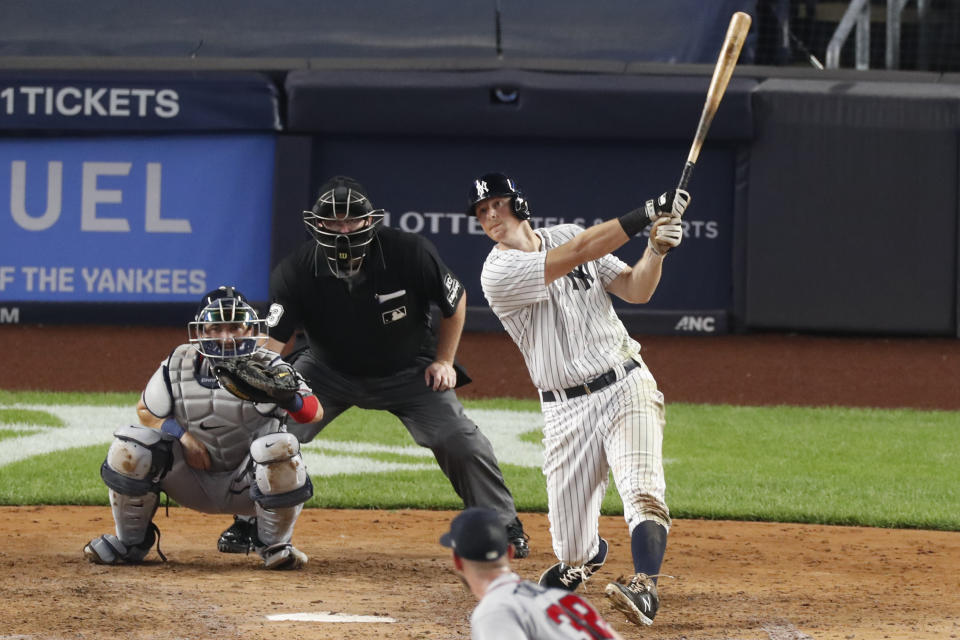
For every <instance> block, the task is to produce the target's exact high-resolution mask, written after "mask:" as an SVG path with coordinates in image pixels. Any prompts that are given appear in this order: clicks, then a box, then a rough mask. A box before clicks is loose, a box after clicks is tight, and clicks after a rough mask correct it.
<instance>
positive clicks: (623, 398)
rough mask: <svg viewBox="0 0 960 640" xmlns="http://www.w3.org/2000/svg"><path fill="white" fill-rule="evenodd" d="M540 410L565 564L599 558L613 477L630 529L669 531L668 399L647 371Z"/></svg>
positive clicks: (554, 528)
mask: <svg viewBox="0 0 960 640" xmlns="http://www.w3.org/2000/svg"><path fill="white" fill-rule="evenodd" d="M541 408H542V410H543V418H544V427H543V444H544V447H545V453H544V465H543V474H544V475H545V476H546V479H547V498H548V505H549V513H548V515H549V520H550V534H551V537H552V539H553V551H554V553H555V554H556V556H557V558H558V559H559V560H560V561H561V562H564V563H566V564H568V565H570V566H575V567H576V566H580V565H582V564H584V563H585V562H586V561H587V560H589V559H591V558H592V557H593V556H594V555H595V554H596V553H597V551H598V540H597V535H598V523H599V518H600V507H601V504H602V502H603V497H604V494H605V493H606V490H607V485H608V483H609V475H610V472H611V471H612V472H613V479H614V482H615V483H616V486H617V490H618V492H619V494H620V497H621V499H622V500H623V511H624V519H625V520H626V521H627V525H628V527H629V529H630V531H631V532H632V531H633V529H634V527H636V526H637V525H638V524H639V523H640V522H642V521H644V520H654V521H656V522H659V523H660V524H662V525H663V526H665V527H667V529H668V530H669V527H670V511H669V509H668V508H667V505H666V501H665V493H666V480H665V478H664V473H663V428H664V406H663V394H662V393H661V392H660V391H659V390H658V389H657V383H656V381H655V380H654V378H653V375H652V374H651V373H650V371H649V369H647V367H646V365H643V366H641V367H639V368H637V369H634V370H633V371H631V372H630V373H629V374H628V375H627V376H626V377H625V378H622V379H620V380H618V381H617V382H614V383H613V384H611V385H609V386H608V387H605V388H603V389H601V390H599V391H597V392H594V393H591V394H587V395H583V396H579V397H577V398H572V399H569V400H560V401H555V402H542V403H541Z"/></svg>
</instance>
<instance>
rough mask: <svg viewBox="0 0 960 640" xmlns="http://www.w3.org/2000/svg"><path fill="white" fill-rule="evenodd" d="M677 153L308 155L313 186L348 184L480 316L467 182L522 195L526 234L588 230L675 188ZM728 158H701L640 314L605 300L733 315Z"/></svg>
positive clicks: (423, 146)
mask: <svg viewBox="0 0 960 640" xmlns="http://www.w3.org/2000/svg"><path fill="white" fill-rule="evenodd" d="M687 147H688V145H687V143H685V142H684V143H680V142H677V143H671V142H662V143H656V144H641V143H624V144H617V143H610V142H606V141H600V142H581V141H570V140H564V141H558V142H557V143H555V144H553V143H551V142H550V141H540V140H518V141H511V142H497V141H481V140H477V139H474V138H464V139H444V140H435V139H434V140H431V139H417V140H416V141H415V142H414V141H411V140H409V139H406V138H396V137H394V138H377V139H372V138H360V137H355V138H349V139H324V140H320V141H318V142H317V143H316V146H315V151H314V171H315V179H316V180H317V184H316V185H315V187H316V186H319V183H320V181H322V180H323V179H324V178H326V177H328V176H331V175H335V174H346V175H350V176H353V177H355V178H356V179H357V180H359V181H360V182H361V183H362V184H363V185H364V186H365V187H366V188H367V190H368V192H369V195H370V198H371V200H372V202H373V204H374V206H376V207H382V208H385V209H386V210H387V212H388V215H387V218H386V219H385V223H386V224H389V225H390V226H393V227H397V228H400V229H403V230H406V231H412V232H415V233H420V234H422V235H424V236H426V237H428V238H429V239H430V240H431V241H433V243H434V244H435V245H436V246H437V248H438V250H439V253H440V255H441V257H442V258H443V260H444V261H445V262H446V263H447V264H448V265H449V266H450V268H451V269H453V271H454V272H455V273H456V274H457V275H458V276H459V277H460V279H461V280H462V281H463V283H464V286H465V288H466V291H467V296H468V305H469V306H470V307H486V306H487V302H486V300H485V299H484V297H483V292H482V289H481V286H480V271H481V269H482V267H483V262H484V259H485V258H486V256H487V254H488V253H489V252H490V250H491V249H492V248H493V242H492V241H491V240H490V239H489V238H487V236H486V235H485V234H484V232H483V229H482V228H481V227H480V224H479V223H478V222H477V220H476V219H475V218H473V217H471V216H468V215H467V214H466V207H467V200H468V195H469V193H470V191H471V187H472V183H473V178H474V177H476V176H478V175H480V174H483V173H487V172H490V171H501V172H504V173H507V174H508V175H510V176H511V177H513V178H514V179H515V180H516V181H517V183H518V184H519V186H520V187H521V188H522V189H523V190H524V193H525V196H526V198H527V201H528V202H529V204H530V211H531V224H532V225H533V226H534V227H535V228H536V227H539V226H548V225H555V224H560V223H575V224H578V225H580V226H582V227H589V226H591V225H594V224H597V223H599V222H603V221H604V220H610V219H612V218H615V217H617V216H620V215H622V214H624V213H626V212H627V211H629V210H631V209H634V208H636V207H638V206H642V204H643V202H644V201H645V200H646V199H648V198H653V197H656V196H658V195H659V194H660V193H662V192H663V191H666V190H668V189H672V188H674V187H675V186H676V184H677V180H678V179H679V174H680V171H681V169H682V167H683V163H684V161H685V159H686V153H687ZM735 155H736V152H735V148H734V146H733V145H727V146H722V145H717V144H714V145H713V146H712V147H711V148H710V149H708V150H705V151H704V152H703V154H702V155H701V157H700V160H699V162H698V163H697V169H696V173H695V175H694V179H693V181H692V186H691V189H692V192H693V200H692V203H691V206H690V209H689V210H688V211H687V214H686V215H685V216H684V240H683V243H682V244H681V246H680V247H679V248H678V249H677V250H675V251H674V252H671V254H670V255H669V256H668V257H667V258H666V260H665V263H664V269H663V277H662V280H661V283H660V287H659V289H658V290H657V292H656V293H655V295H654V297H653V299H652V300H651V301H650V302H649V303H647V304H644V305H631V304H627V303H625V302H622V301H620V300H619V299H617V298H614V304H615V305H616V306H618V307H620V308H622V309H624V310H628V309H629V310H640V309H643V310H644V311H648V312H649V311H666V310H669V311H672V312H681V313H680V314H674V316H676V317H675V318H674V319H673V321H672V323H673V325H677V324H678V323H679V322H680V321H684V318H685V317H686V315H687V314H689V313H693V312H699V311H704V310H721V311H726V310H729V309H730V308H731V306H732V275H731V253H732V246H733V238H732V232H733V206H734V202H733V201H734V195H733V191H734V167H735ZM314 192H316V189H314ZM305 204H306V205H307V206H309V204H311V203H305ZM646 245H647V240H646V238H645V237H638V238H634V239H633V240H631V241H630V242H628V243H627V244H626V245H624V246H623V247H622V248H621V249H620V250H618V251H615V252H614V254H615V255H617V256H618V257H620V258H621V259H622V260H624V261H625V262H627V263H628V264H630V265H633V264H634V263H635V262H636V261H637V260H639V259H640V257H641V256H642V255H643V251H644V249H645V247H646ZM671 317H673V316H671ZM686 322H688V323H689V322H691V320H689V319H687V320H686ZM711 322H712V321H711ZM682 329H684V327H682V326H681V327H680V328H679V329H677V330H682Z"/></svg>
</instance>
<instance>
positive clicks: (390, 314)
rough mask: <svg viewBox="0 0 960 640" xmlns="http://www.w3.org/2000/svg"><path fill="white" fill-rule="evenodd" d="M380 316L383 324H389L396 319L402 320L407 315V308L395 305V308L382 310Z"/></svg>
mask: <svg viewBox="0 0 960 640" xmlns="http://www.w3.org/2000/svg"><path fill="white" fill-rule="evenodd" d="M381 317H382V318H383V324H390V323H391V322H396V321H397V320H403V319H404V318H406V317H407V308H406V307H397V308H396V309H391V310H390V311H384V312H383V315H382V316H381Z"/></svg>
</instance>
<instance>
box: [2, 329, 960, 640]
mask: <svg viewBox="0 0 960 640" xmlns="http://www.w3.org/2000/svg"><path fill="white" fill-rule="evenodd" d="M184 333H185V332H184V331H181V330H171V329H149V330H143V329H133V328H124V327H117V328H107V329H104V328H96V327H85V328H76V327H0V353H3V354H4V358H3V362H2V365H3V366H2V367H0V389H8V390H14V389H61V390H80V391H96V390H109V391H136V390H139V389H140V388H141V386H142V385H143V384H144V383H145V381H146V380H147V378H148V377H149V375H150V374H151V373H152V372H153V370H154V368H155V367H156V366H157V364H158V362H159V361H160V359H161V358H162V356H163V354H164V353H165V352H166V351H168V350H169V349H170V348H171V347H172V346H173V345H175V344H177V343H178V342H180V341H182V339H183V338H184ZM640 339H641V342H642V343H643V344H644V357H645V359H646V361H647V363H648V364H649V365H650V368H651V370H652V371H653V372H654V375H655V376H656V377H657V378H658V380H659V382H660V386H661V388H662V389H663V390H664V393H665V394H666V397H667V401H668V403H669V402H671V401H687V402H725V403H731V404H757V405H761V404H762V405H771V404H798V405H847V406H876V407H919V408H936V409H954V410H955V409H960V392H958V391H957V388H958V387H957V381H958V380H960V341H957V340H933V339H931V340H922V339H887V340H871V339H860V338H814V337H804V336H774V335H770V336H754V337H750V338H746V337H738V336H728V337H717V338H673V337H669V338H668V337H655V338H654V337H650V338H643V337H641V338H640ZM91 354H92V355H93V357H92V358H91V357H90V356H91ZM460 356H461V360H462V361H463V363H464V364H465V365H466V366H467V368H468V369H469V370H470V372H471V375H473V377H474V380H475V381H476V382H475V384H472V385H469V386H468V387H466V388H464V390H463V393H462V394H461V395H462V396H463V397H485V396H503V395H510V396H520V397H533V388H532V387H531V385H530V383H529V380H528V379H527V378H526V374H525V371H524V368H523V363H522V361H521V359H520V356H519V354H518V353H517V351H516V348H515V347H514V346H513V345H512V344H511V343H509V341H508V340H507V339H506V338H505V337H504V336H503V335H501V334H469V335H467V336H465V337H464V342H463V346H462V348H461V350H460ZM668 411H669V409H668ZM668 428H669V426H668ZM667 480H668V484H669V478H668V479H667ZM668 497H669V489H668ZM451 515H452V514H451V513H450V512H424V511H392V512H383V511H349V510H319V509H310V510H307V511H305V512H304V514H303V516H302V518H301V520H300V522H299V523H298V525H297V530H296V535H295V542H296V543H297V546H298V547H300V548H301V549H303V550H304V551H305V552H306V553H307V554H308V555H310V557H311V562H310V564H309V565H308V566H307V567H306V569H305V570H304V571H300V572H296V573H292V574H283V573H271V572H267V571H263V570H261V569H260V568H259V566H258V565H259V561H258V559H257V558H256V557H254V556H249V557H247V556H235V555H224V554H220V553H218V552H217V551H216V544H215V543H216V538H217V535H218V534H219V532H220V530H221V529H222V528H223V526H225V524H227V522H228V520H229V519H228V518H224V517H218V516H209V515H203V514H198V513H195V512H192V511H189V510H185V509H179V508H175V509H171V510H170V515H169V517H167V516H165V515H164V512H163V511H162V510H161V511H160V512H158V516H157V520H156V521H157V523H158V525H159V526H160V528H161V530H162V532H163V536H162V538H161V548H162V549H163V550H164V552H165V553H166V554H167V556H168V558H169V562H167V563H161V562H159V560H158V559H157V558H156V556H155V555H153V554H152V555H151V556H150V558H151V560H152V561H151V562H149V563H147V564H146V565H144V566H140V567H100V566H94V565H90V564H87V563H86V562H85V561H84V560H83V559H82V558H81V555H80V548H81V547H82V545H83V543H85V542H86V541H87V540H89V539H90V538H91V537H93V536H94V535H98V534H100V533H104V532H108V531H111V530H112V526H113V525H112V519H111V517H110V512H109V509H107V508H103V507H5V508H0V535H2V539H3V541H4V543H3V545H0V567H2V568H3V571H2V573H3V581H2V584H0V597H2V600H3V602H4V603H5V605H4V606H3V609H2V612H0V640H12V639H13V638H17V639H18V640H25V639H33V638H50V639H61V638H131V639H133V638H145V639H153V638H156V639H165V640H166V639H171V640H172V639H180V638H190V639H198V640H208V639H209V640H212V639H214V638H216V639H220V638H244V639H261V638H263V639H266V638H271V639H274V638H276V639H279V638H302V639H305V640H314V639H320V638H347V637H349V638H357V639H361V640H366V639H371V640H372V639H374V638H376V639H378V640H379V639H380V638H382V637H383V636H386V635H390V636H392V637H393V638H397V639H406V638H423V639H427V638H467V637H469V628H468V615H469V611H470V610H471V609H472V607H473V604H474V602H473V599H472V596H470V595H469V594H467V593H466V592H465V591H464V590H463V588H462V587H461V586H460V583H459V582H458V580H457V579H456V578H455V576H454V575H453V574H452V573H451V572H450V570H449V562H448V556H447V550H445V549H443V548H442V547H440V546H439V545H438V544H437V543H436V540H437V537H438V536H439V534H440V533H441V532H442V531H443V530H444V527H445V526H446V524H447V522H448V521H449V518H450V517H451ZM521 517H522V518H523V520H524V524H525V526H526V528H527V530H528V533H529V534H530V535H531V548H532V550H533V551H532V554H531V557H530V558H529V559H526V560H522V561H518V562H517V563H516V565H515V566H516V568H517V569H518V571H519V572H520V573H521V574H522V575H524V576H525V577H528V578H532V579H536V577H537V576H538V575H539V573H540V572H541V571H542V570H543V569H544V568H546V567H547V566H549V565H550V564H552V562H554V558H553V555H552V551H551V549H550V536H549V532H548V528H547V521H546V517H545V516H544V515H543V514H534V513H528V514H521ZM601 534H602V535H604V537H606V538H607V539H608V540H610V541H611V550H612V551H611V556H610V559H609V561H608V563H607V565H606V566H605V567H604V568H603V570H602V572H601V573H600V574H599V575H598V576H597V577H596V578H594V580H593V581H591V582H590V583H589V584H588V585H587V588H586V591H585V593H586V595H587V597H588V598H590V599H591V600H592V601H593V602H594V603H595V604H596V605H597V606H598V608H599V609H600V611H601V613H603V614H604V615H605V616H606V617H607V618H608V619H609V620H610V621H611V622H612V623H613V625H614V626H615V627H616V628H617V629H618V630H619V631H620V632H621V633H622V634H624V636H625V637H627V638H640V637H644V638H663V639H671V640H681V639H689V640H700V639H702V640H754V639H764V640H767V639H769V640H802V639H805V638H813V639H815V640H821V639H828V638H829V639H837V640H840V639H843V640H851V639H857V640H860V639H866V640H881V639H891V640H900V639H902V640H907V639H911V640H912V639H917V640H926V639H930V640H932V639H934V638H936V639H942V638H960V597H958V595H957V594H958V593H960V532H933V531H905V530H899V531H897V530H886V529H864V528H852V527H818V526H809V525H787V524H775V523H739V522H721V521H697V520H678V521H676V522H675V525H674V528H673V531H672V532H671V537H670V542H669V546H668V549H667V556H666V559H665V562H664V567H663V571H664V572H665V573H668V574H670V575H672V576H674V579H669V578H664V579H663V580H662V581H661V596H662V609H661V613H660V614H659V615H658V617H657V620H656V623H655V625H654V626H653V627H651V628H648V629H636V628H634V627H631V626H630V625H628V624H627V623H626V622H625V621H624V620H623V619H622V617H620V616H619V615H618V614H617V613H616V612H614V611H613V610H612V609H611V608H610V607H609V606H608V605H607V603H606V602H605V600H604V598H603V597H602V588H603V585H604V584H605V581H606V580H609V579H611V578H615V577H616V576H617V575H620V574H622V573H628V572H629V571H630V566H629V563H630V560H629V557H630V553H629V546H628V539H627V536H626V527H625V525H624V523H623V521H622V519H621V518H617V517H605V518H603V519H602V522H601ZM318 612H332V613H334V614H339V615H361V616H375V617H377V618H378V619H379V621H372V622H302V621H301V622H298V621H271V620H269V619H268V618H267V616H268V615H273V614H294V613H318Z"/></svg>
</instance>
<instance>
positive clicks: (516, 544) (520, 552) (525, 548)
mask: <svg viewBox="0 0 960 640" xmlns="http://www.w3.org/2000/svg"><path fill="white" fill-rule="evenodd" d="M507 540H509V541H510V544H512V545H513V557H514V558H526V557H527V556H529V555H530V544H529V542H528V540H530V536H528V535H527V534H526V533H524V531H523V525H522V524H520V518H514V519H513V522H511V523H510V524H508V525H507Z"/></svg>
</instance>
